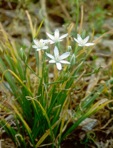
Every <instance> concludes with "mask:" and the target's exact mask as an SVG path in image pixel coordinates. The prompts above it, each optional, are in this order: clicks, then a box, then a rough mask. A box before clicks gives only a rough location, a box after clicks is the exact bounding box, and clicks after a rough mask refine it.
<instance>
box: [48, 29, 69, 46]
mask: <svg viewBox="0 0 113 148" xmlns="http://www.w3.org/2000/svg"><path fill="white" fill-rule="evenodd" d="M46 34H47V36H48V37H49V38H50V44H53V43H56V42H61V41H62V40H63V38H65V37H66V36H68V33H66V34H64V35H61V36H60V33H59V30H58V29H56V30H55V32H54V35H51V34H49V33H47V32H46Z"/></svg>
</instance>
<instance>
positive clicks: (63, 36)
mask: <svg viewBox="0 0 113 148" xmlns="http://www.w3.org/2000/svg"><path fill="white" fill-rule="evenodd" d="M66 36H68V33H67V34H64V35H62V36H61V37H60V39H63V38H65V37H66Z"/></svg>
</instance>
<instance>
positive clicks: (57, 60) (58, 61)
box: [46, 46, 70, 70]
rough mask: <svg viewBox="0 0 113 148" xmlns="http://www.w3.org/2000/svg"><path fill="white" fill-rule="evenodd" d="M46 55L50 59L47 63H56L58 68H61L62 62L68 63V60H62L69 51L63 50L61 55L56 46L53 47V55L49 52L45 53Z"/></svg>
mask: <svg viewBox="0 0 113 148" xmlns="http://www.w3.org/2000/svg"><path fill="white" fill-rule="evenodd" d="M46 55H47V56H48V57H49V58H50V59H51V60H50V61H49V63H56V66H57V69H58V70H61V69H62V64H70V62H68V61H66V60H64V59H65V58H67V57H68V56H69V55H70V52H65V53H63V54H62V55H59V50H58V48H57V47H56V46H55V48H54V56H53V55H51V54H49V53H46Z"/></svg>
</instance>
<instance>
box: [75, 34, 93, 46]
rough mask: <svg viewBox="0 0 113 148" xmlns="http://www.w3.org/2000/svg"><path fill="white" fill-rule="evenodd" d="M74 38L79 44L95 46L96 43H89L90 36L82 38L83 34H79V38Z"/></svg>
mask: <svg viewBox="0 0 113 148" xmlns="http://www.w3.org/2000/svg"><path fill="white" fill-rule="evenodd" d="M74 40H75V41H76V42H77V43H78V46H93V45H94V43H88V40H89V36H87V37H86V38H84V39H82V38H81V36H80V35H79V34H77V39H76V38H74Z"/></svg>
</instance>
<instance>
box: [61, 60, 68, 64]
mask: <svg viewBox="0 0 113 148" xmlns="http://www.w3.org/2000/svg"><path fill="white" fill-rule="evenodd" d="M60 63H62V64H70V62H68V61H66V60H61V61H60Z"/></svg>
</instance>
